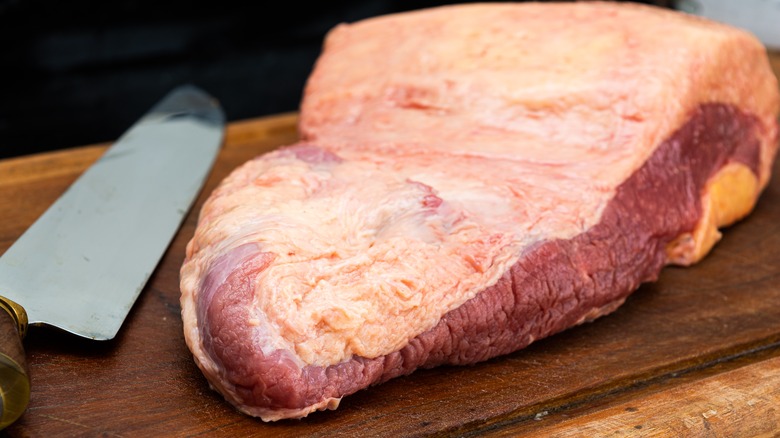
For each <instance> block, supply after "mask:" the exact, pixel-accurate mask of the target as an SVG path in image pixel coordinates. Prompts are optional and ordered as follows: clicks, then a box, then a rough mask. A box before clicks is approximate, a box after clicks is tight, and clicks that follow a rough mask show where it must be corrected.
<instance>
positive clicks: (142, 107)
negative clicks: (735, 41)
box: [0, 0, 659, 158]
mask: <svg viewBox="0 0 780 438" xmlns="http://www.w3.org/2000/svg"><path fill="white" fill-rule="evenodd" d="M446 3H454V2H452V1H450V2H446V1H436V0H407V1H401V0H395V1H393V0H364V1H349V0H330V1H322V2H289V1H288V2H285V0H281V1H279V2H273V3H265V4H263V2H250V1H248V0H242V1H238V0H212V1H209V2H193V1H183V0H159V1H151V0H100V1H86V0H72V1H67V0H62V1H54V0H0V48H1V49H0V50H1V51H0V158H5V157H11V156H16V155H26V154H31V153H35V152H40V151H44V150H51V149H59V148H67V147H73V146H80V145H85V144H91V143H97V142H105V141H111V140H114V139H116V138H117V137H118V136H119V135H120V134H121V133H122V132H123V131H124V130H125V129H127V128H128V127H129V126H130V125H131V124H132V123H133V122H134V121H135V120H136V119H137V118H138V117H140V116H141V115H142V114H143V113H144V112H145V111H146V110H147V109H148V108H149V107H150V106H152V105H153V104H154V103H155V102H156V101H157V100H159V99H160V98H161V97H162V96H163V95H164V94H165V93H167V92H168V91H170V90H171V89H172V88H174V87H176V86H177V85H180V84H183V83H192V84H195V85H198V86H200V87H202V88H204V89H205V90H207V91H208V92H209V93H211V94H212V95H214V96H215V97H216V98H217V99H219V100H220V101H221V103H222V105H223V107H224V109H225V112H226V114H227V117H228V120H230V121H234V120H241V119H246V118H251V117H258V116H263V115H269V114H275V113H280V112H286V111H294V110H296V109H297V107H298V104H299V101H300V98H301V92H302V90H303V86H304V83H305V81H306V78H307V76H308V75H309V73H310V71H311V69H312V67H313V64H314V61H315V60H316V58H317V56H318V54H319V51H320V47H321V44H322V40H323V37H324V35H325V33H326V32H327V31H328V29H330V28H332V27H333V26H335V25H336V24H338V23H341V22H351V21H356V20H359V19H362V18H366V17H370V16H375V15H381V14H387V13H392V12H400V11H407V10H412V9H419V8H423V7H432V6H437V5H442V4H446ZM644 3H659V2H644Z"/></svg>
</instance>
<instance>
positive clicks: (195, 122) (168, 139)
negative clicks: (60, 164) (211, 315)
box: [0, 85, 225, 429]
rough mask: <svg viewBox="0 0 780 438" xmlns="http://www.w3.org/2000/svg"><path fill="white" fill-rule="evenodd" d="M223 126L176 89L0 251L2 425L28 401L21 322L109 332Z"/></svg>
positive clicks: (217, 114) (216, 112) (212, 111)
mask: <svg viewBox="0 0 780 438" xmlns="http://www.w3.org/2000/svg"><path fill="white" fill-rule="evenodd" d="M224 123H225V116H224V113H223V112H222V109H221V108H220V106H219V104H218V103H217V101H216V100H215V99H213V98H212V97H211V96H209V95H208V94H206V93H205V92H203V91H202V90H200V89H198V88H196V87H193V86H189V85H187V86H182V87H179V88H177V89H175V90H173V91H172V92H171V93H170V94H168V95H167V96H166V97H165V98H164V99H163V100H162V101H160V102H159V103H158V104H157V105H155V106H154V107H153V108H152V109H151V110H150V111H149V112H148V113H147V114H146V115H144V117H143V118H141V120H139V121H138V122H137V123H136V124H135V125H133V126H132V127H131V128H130V129H129V130H128V131H127V132H126V133H125V134H123V135H122V137H120V138H119V140H117V142H116V143H114V144H113V145H112V146H111V147H110V148H108V149H107V150H106V152H105V153H104V154H103V156H101V157H100V158H99V159H98V160H97V161H96V162H95V163H94V164H93V165H92V166H91V167H90V168H89V169H87V170H86V171H85V172H84V173H83V174H82V175H81V176H80V177H79V178H78V180H76V182H75V183H73V185H71V186H70V187H69V188H68V189H67V190H66V191H65V193H64V194H63V195H62V196H61V197H60V198H59V199H57V200H56V201H55V202H54V204H52V206H51V207H49V209H48V210H46V212H44V214H43V215H41V217H40V218H38V220H37V221H36V222H35V223H34V224H33V225H32V226H31V227H30V228H29V229H28V230H27V231H26V232H25V233H24V234H23V235H22V236H21V237H20V238H19V239H18V240H17V241H16V242H14V244H13V245H12V246H11V247H10V248H9V249H8V250H7V251H6V252H5V254H3V255H2V257H0V308H2V309H3V310H5V311H4V312H3V311H0V395H1V397H0V403H2V406H0V410H1V411H2V415H1V416H0V429H2V428H4V427H6V426H8V425H9V424H11V423H13V422H14V421H16V419H17V418H18V417H19V416H21V415H22V413H23V412H24V411H25V410H26V408H27V403H28V401H29V397H30V380H29V373H28V369H27V361H26V360H25V353H24V348H23V346H22V342H21V339H22V338H24V336H25V334H26V332H27V326H28V325H50V326H54V327H57V328H60V329H62V330H65V331H68V332H70V333H73V334H76V335H79V336H82V337H85V338H89V339H94V340H109V339H113V338H114V336H116V333H117V332H118V331H119V328H120V326H121V325H122V323H123V321H124V319H125V317H126V316H127V314H128V312H129V311H130V308H131V307H132V305H133V303H134V302H135V300H136V298H137V297H138V295H139V294H140V293H141V291H142V290H143V287H144V285H145V284H146V282H147V280H148V279H149V277H150V276H151V274H152V271H153V270H154V269H155V267H156V266H157V264H158V262H159V261H160V259H161V258H162V255H163V254H164V252H165V250H166V248H167V247H168V245H169V244H170V242H171V240H172V239H173V236H174V234H175V233H176V230H178V228H179V226H180V225H181V222H182V220H183V218H184V216H185V214H186V213H187V211H189V209H190V206H191V205H192V202H193V201H194V200H195V197H196V196H197V194H198V192H200V189H201V187H202V185H203V182H204V181H205V179H206V176H207V175H208V174H209V171H210V169H211V166H212V165H213V163H214V160H215V158H216V155H217V152H218V151H219V147H220V145H221V144H222V139H223V135H224Z"/></svg>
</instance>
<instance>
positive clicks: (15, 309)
mask: <svg viewBox="0 0 780 438" xmlns="http://www.w3.org/2000/svg"><path fill="white" fill-rule="evenodd" d="M0 308H2V309H3V310H5V311H6V312H8V314H9V315H11V318H13V320H14V322H15V323H16V329H17V330H18V331H19V337H20V338H22V339H24V337H25V336H27V312H26V311H25V310H24V307H22V306H20V305H19V304H17V303H15V302H14V301H12V300H10V299H8V298H6V297H4V296H0Z"/></svg>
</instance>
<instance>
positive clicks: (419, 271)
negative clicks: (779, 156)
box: [181, 2, 780, 421]
mask: <svg viewBox="0 0 780 438" xmlns="http://www.w3.org/2000/svg"><path fill="white" fill-rule="evenodd" d="M778 102H779V98H778V86H777V81H776V79H775V77H774V76H773V74H772V72H771V69H770V67H769V64H768V61H767V57H766V53H765V50H764V48H763V47H762V46H761V44H760V43H759V42H758V41H757V40H756V39H755V38H753V37H752V36H750V35H748V34H746V33H744V32H742V31H739V30H736V29H733V28H730V27H726V26H724V25H720V24H716V23H712V22H708V21H704V20H701V19H697V18H694V17H691V16H686V15H683V14H681V13H676V12H672V11H668V10H663V9H656V8H652V7H649V6H640V5H631V4H626V3H593V2H582V3H569V4H554V3H539V4H535V3H522V4H470V5H460V6H448V7H440V8H434V9H428V10H422V11H416V12H410V13H403V14H396V15H390V16H383V17H378V18H374V19H369V20H365V21H362V22H358V23H355V24H349V25H340V26H338V27H337V28H335V29H334V30H332V31H331V32H330V34H329V35H328V37H327V39H326V42H325V46H324V50H323V53H322V55H321V57H320V59H319V60H318V62H317V65H316V67H315V69H314V72H313V73H312V75H311V77H310V79H309V82H308V83H307V87H306V90H305V97H304V100H303V102H302V108H301V118H300V133H301V142H300V143H298V144H295V145H290V146H288V147H284V148H281V149H279V150H277V151H274V152H272V153H269V154H266V155H263V156H259V157H257V158H256V159H254V160H251V161H249V162H247V163H245V164H244V165H243V166H241V167H240V168H238V169H236V170H235V171H234V172H233V173H232V174H231V175H230V176H229V177H228V178H227V179H225V180H224V181H223V182H222V184H221V185H220V186H219V187H218V188H217V189H216V190H215V191H214V192H213V194H212V195H211V196H210V198H209V199H208V201H207V202H206V204H205V205H204V207H203V209H202V211H201V215H200V218H199V225H198V228H197V230H196V233H195V236H194V237H193V239H192V241H191V242H190V243H189V245H188V247H187V256H186V261H185V263H184V265H183V267H182V270H181V290H182V298H181V303H182V316H183V321H184V330H185V335H186V340H187V344H188V345H189V347H190V349H191V350H192V353H193V355H194V357H195V360H196V362H197V364H198V366H199V367H200V368H201V370H202V371H203V373H204V374H205V376H206V377H207V378H208V380H209V382H210V384H211V385H212V386H213V387H214V388H215V389H216V390H218V391H219V392H221V393H222V394H223V395H224V396H225V397H226V398H227V400H228V401H230V402H231V403H232V404H234V405H235V406H236V407H237V408H238V409H240V410H241V411H243V412H246V413H248V414H250V415H255V416H260V417H261V418H262V419H264V420H267V421H269V420H278V419H282V418H297V417H303V416H305V415H307V414H309V413H310V412H312V411H315V410H319V409H333V408H336V406H337V405H338V404H339V400H340V399H341V398H342V397H343V396H345V395H348V394H351V393H354V392H355V391H358V390H360V389H362V388H366V387H368V386H369V385H373V384H376V383H380V382H383V381H386V380H388V379H391V378H393V377H396V376H399V375H403V374H407V373H410V372H412V371H414V370H415V369H416V368H420V367H433V366H437V365H441V364H471V363H475V362H478V361H482V360H485V359H488V358H491V357H495V356H497V355H501V354H506V353H509V352H512V351H515V350H517V349H520V348H523V347H525V346H527V345H528V344H529V343H531V342H533V341H534V340H536V339H540V338H543V337H545V336H549V335H551V334H554V333H556V332H559V331H561V330H564V329H566V328H568V327H571V326H574V325H576V324H580V323H582V322H585V321H590V320H592V319H594V318H597V317H599V316H601V315H604V314H607V313H609V312H611V311H613V310H615V309H616V308H617V307H618V306H619V305H620V304H621V303H622V302H623V301H624V300H625V298H626V296H627V295H628V294H630V293H631V292H632V291H634V290H635V289H636V288H637V287H638V286H639V285H640V284H641V283H642V282H647V281H653V280H654V279H655V278H656V276H657V275H658V273H659V271H660V270H661V268H662V267H663V266H664V265H666V264H670V263H674V264H682V265H687V264H690V263H694V262H696V261H697V260H698V259H700V258H701V257H702V256H704V255H705V254H706V253H707V252H708V251H709V250H710V248H711V247H712V245H713V244H714V243H715V242H716V241H717V240H718V238H719V236H720V235H719V233H718V227H722V226H724V225H728V224H730V223H732V222H734V221H736V220H738V219H740V218H742V217H743V216H745V215H746V214H748V213H749V211H750V210H751V209H752V207H753V205H754V203H755V201H756V199H757V197H758V195H759V193H760V191H761V189H763V187H764V186H765V185H766V183H767V180H768V178H769V176H770V175H769V171H770V166H771V163H772V160H773V159H774V156H775V153H776V148H777V140H778V127H777V122H776V116H777V113H778V106H779V105H780V104H779V103H778Z"/></svg>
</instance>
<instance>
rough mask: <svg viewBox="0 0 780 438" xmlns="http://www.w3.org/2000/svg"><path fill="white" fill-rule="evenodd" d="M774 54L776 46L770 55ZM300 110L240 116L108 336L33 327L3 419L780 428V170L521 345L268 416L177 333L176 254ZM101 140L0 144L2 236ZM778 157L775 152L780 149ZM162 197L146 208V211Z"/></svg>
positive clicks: (131, 428)
mask: <svg viewBox="0 0 780 438" xmlns="http://www.w3.org/2000/svg"><path fill="white" fill-rule="evenodd" d="M773 63H774V64H775V66H777V64H778V57H777V56H776V55H775V56H774V58H773ZM296 121H297V119H296V116H295V114H287V115H280V116H275V117H267V118H260V119H255V120H249V121H245V122H240V123H233V124H231V125H230V126H229V128H228V132H227V138H226V143H225V145H224V148H223V150H222V151H221V153H220V156H219V158H218V161H217V163H216V165H215V167H214V169H213V171H212V173H211V176H210V177H209V179H208V181H207V183H206V187H205V189H204V191H203V192H202V194H201V196H200V197H199V199H198V201H197V204H196V205H195V207H194V209H193V210H192V211H191V212H190V214H189V215H188V217H187V219H186V221H185V223H184V225H183V227H182V228H181V230H180V231H179V233H178V234H177V236H176V238H175V240H174V241H173V243H172V244H171V246H170V248H169V249H168V251H167V253H166V255H165V257H164V259H163V260H162V262H161V264H160V265H159V267H158V269H157V270H156V271H155V273H154V275H153V276H152V278H151V280H150V282H149V284H148V286H147V287H146V289H145V290H144V292H143V293H142V295H141V297H140V298H139V300H138V302H137V303H136V305H135V306H134V308H133V309H132V310H131V312H130V315H129V317H128V319H127V321H126V323H125V325H124V327H123V329H122V330H121V331H120V333H119V336H118V337H117V338H116V339H115V340H113V341H110V342H104V343H98V342H91V341H85V340H81V339H78V338H75V337H72V336H69V335H66V334H63V333H60V332H57V331H56V330H51V329H42V328H36V329H32V330H31V332H30V334H29V335H28V338H27V339H26V341H25V343H26V346H27V351H28V357H29V362H30V368H31V378H32V387H33V389H32V391H33V392H32V400H31V402H30V407H29V409H28V411H27V412H26V413H25V414H24V416H23V417H22V418H21V419H20V420H19V421H18V422H17V423H15V424H14V425H12V426H11V427H9V428H8V429H7V430H6V433H7V434H8V435H9V436H76V435H78V436H95V435H101V436H102V435H108V436H110V435H119V436H124V435H129V436H190V435H206V436H275V437H298V436H412V435H459V436H475V435H480V436H483V435H488V436H490V435H493V436H518V435H523V434H529V435H533V436H539V435H551V434H553V435H558V436H594V435H600V434H606V433H613V432H618V433H620V434H626V435H633V434H643V435H656V434H658V435H660V436H668V435H682V436H686V435H691V434H706V433H713V434H716V435H718V436H720V435H730V436H734V435H740V434H744V435H751V436H752V435H755V434H757V433H761V432H771V431H778V430H780V410H778V409H777V406H778V403H779V402H780V178H777V177H775V178H774V180H773V181H772V183H771V184H770V186H769V187H768V188H767V190H766V192H765V193H764V195H763V196H762V198H761V200H760V202H759V204H758V206H757V208H756V210H755V212H754V214H752V215H751V216H750V217H749V218H748V219H747V220H745V221H743V222H742V223H740V224H738V225H736V226H733V227H731V228H730V229H728V230H726V232H725V235H724V238H723V240H722V241H721V242H720V243H719V244H718V245H717V246H716V248H715V249H714V251H713V252H712V254H711V255H710V256H709V257H708V258H706V259H705V260H704V261H703V262H701V263H700V264H698V265H696V266H694V267H691V268H685V269H683V268H667V269H665V270H664V271H663V273H662V275H661V277H660V279H659V281H658V282H657V283H655V284H650V285H645V286H643V287H642V288H640V289H639V290H638V291H637V292H636V293H635V294H634V295H632V296H631V297H630V299H629V300H628V301H627V302H626V304H625V305H624V306H623V307H621V308H620V309H619V310H618V311H617V312H615V313H614V314H612V315H609V316H607V317H604V318H601V319H599V320H597V321H596V322H594V323H590V324H586V325H583V326H580V327H577V328H574V329H571V330H569V331H566V332H564V333H562V334H559V335H556V336H554V337H552V338H548V339H545V340H542V341H539V342H536V343H535V344H533V345H532V346H530V347H529V348H527V349H525V350H523V351H519V352H517V353H514V354H511V355H508V356H505V357H501V358H496V359H493V360H490V361H488V362H485V363H481V364H478V365H474V366H466V367H442V368H438V369H434V370H423V371H418V372H416V373H414V374H412V375H411V376H407V377H402V378H398V379H395V380H392V381H390V382H388V383H385V384H383V385H381V386H378V387H374V388H370V389H368V390H364V391H361V392H359V393H357V394H355V395H352V396H349V397H346V398H345V399H344V400H343V401H342V404H341V407H340V408H339V409H338V410H337V411H331V412H320V413H315V414H312V415H310V416H309V417H308V418H306V419H303V420H300V421H282V422H278V423H272V424H266V423H263V422H261V421H260V420H257V419H253V418H249V417H247V416H244V415H242V414H240V413H238V412H236V411H235V410H234V409H233V408H232V407H231V406H230V405H228V404H227V403H226V402H224V401H223V400H222V398H221V396H219V395H218V394H217V393H215V392H213V391H211V390H210V389H209V387H208V384H207V383H206V381H205V379H204V378H203V376H202V375H201V373H200V371H199V370H198V369H197V367H196V366H195V365H194V362H193V361H192V358H191V355H190V353H189V350H188V349H187V347H186V345H185V343H184V337H183V335H182V323H181V319H180V315H179V312H180V307H179V288H178V270H179V267H180V266H181V263H182V261H183V258H184V248H185V245H186V243H187V241H188V240H189V239H190V237H191V236H192V234H193V232H194V227H195V221H196V216H197V212H198V210H199V209H200V206H201V205H202V203H203V201H204V200H205V198H206V196H207V194H208V193H210V192H211V190H213V189H214V187H215V186H216V185H217V183H218V182H219V181H220V180H221V179H222V178H224V177H225V176H226V175H227V174H228V173H229V172H230V171H231V170H232V169H233V168H234V167H236V166H238V165H239V164H241V163H243V162H244V161H246V160H248V159H250V158H252V157H253V156H255V155H258V154H260V153H263V152H266V151H268V150H271V149H273V148H275V147H278V146H280V145H284V144H289V143H292V142H293V141H294V140H295V139H296V131H295V124H296ZM104 149H105V147H104V146H91V147H83V148H76V149H72V150H66V151H60V152H54V153H47V154H41V155H35V156H30V157H23V158H17V159H10V160H4V161H0V211H2V215H0V252H4V251H5V250H6V249H7V248H8V247H9V246H10V245H11V243H12V242H13V241H14V240H15V239H17V238H18V237H19V236H20V235H21V234H22V232H23V231H24V230H25V229H26V228H27V227H28V226H29V225H30V224H32V222H33V221H34V220H35V219H36V218H37V217H38V216H39V215H40V214H41V213H42V212H43V211H44V210H45V209H46V208H47V207H48V206H49V205H50V204H51V203H52V202H53V201H54V200H55V199H56V198H57V196H59V195H60V194H61V193H62V192H63V191H64V190H65V189H66V188H67V187H68V185H69V184H70V183H72V182H73V181H74V180H75V178H76V177H77V176H78V175H79V174H80V173H81V172H82V171H83V170H84V169H85V168H86V167H87V166H89V165H90V164H91V163H92V162H93V161H94V160H96V159H97V158H98V157H99V155H100V154H101V153H102V152H103V150H104ZM774 172H775V175H780V164H778V165H776V166H775V170H774ZM150 214H153V212H150Z"/></svg>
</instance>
